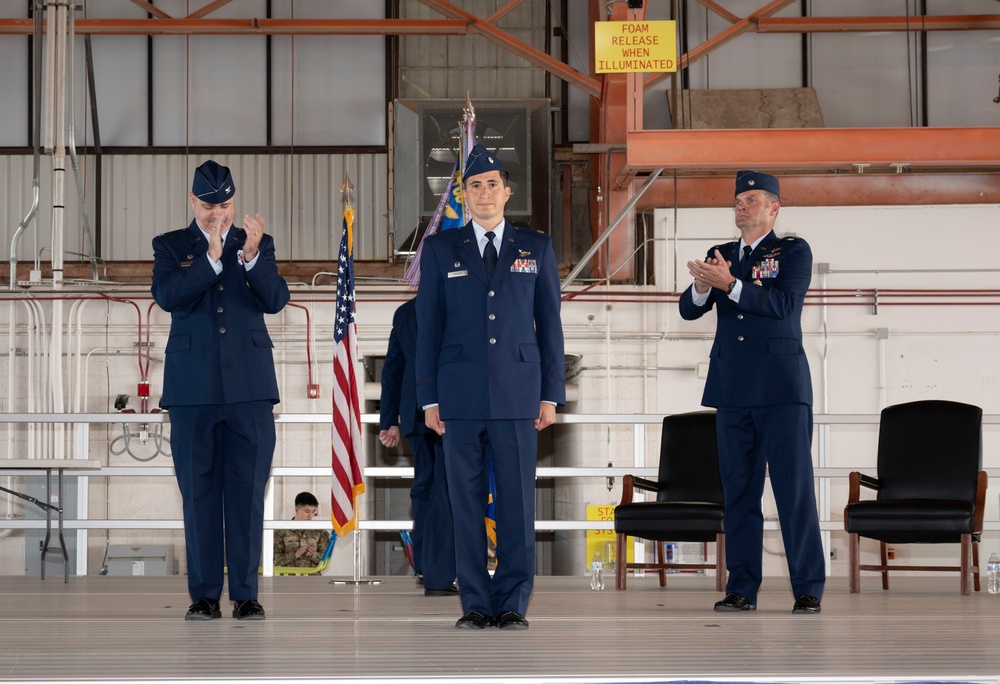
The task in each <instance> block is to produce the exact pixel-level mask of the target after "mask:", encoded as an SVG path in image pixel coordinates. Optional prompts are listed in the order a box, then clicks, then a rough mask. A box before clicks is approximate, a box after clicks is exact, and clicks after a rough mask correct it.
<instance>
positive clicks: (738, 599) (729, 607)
mask: <svg viewBox="0 0 1000 684" xmlns="http://www.w3.org/2000/svg"><path fill="white" fill-rule="evenodd" d="M741 610H757V606H756V605H755V604H753V603H750V601H749V600H747V599H746V597H744V596H740V595H739V594H737V593H736V592H730V593H728V594H726V598H724V599H722V600H721V601H718V602H716V604H715V612H716V613H736V612H739V611H741Z"/></svg>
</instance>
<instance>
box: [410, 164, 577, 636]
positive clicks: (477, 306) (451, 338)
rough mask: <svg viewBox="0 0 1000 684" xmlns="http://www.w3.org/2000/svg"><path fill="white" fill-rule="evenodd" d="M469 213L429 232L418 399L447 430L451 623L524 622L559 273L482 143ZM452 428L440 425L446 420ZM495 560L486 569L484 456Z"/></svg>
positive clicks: (550, 413) (554, 359) (468, 192)
mask: <svg viewBox="0 0 1000 684" xmlns="http://www.w3.org/2000/svg"><path fill="white" fill-rule="evenodd" d="M463 186H464V189H465V201H466V202H467V203H468V206H469V208H470V209H471V211H472V220H471V221H470V222H469V223H467V224H466V225H465V227H463V228H460V229H455V230H447V231H444V232H441V233H438V234H437V235H434V236H432V237H430V238H428V239H427V240H426V242H425V243H424V247H423V255H422V257H421V260H420V273H421V275H420V289H419V290H418V292H417V402H418V403H419V404H420V406H422V407H423V408H424V420H425V422H426V424H427V426H428V427H429V428H431V429H432V430H434V431H435V432H436V433H438V434H439V435H442V436H443V440H444V462H445V470H446V472H447V479H448V493H449V495H450V498H451V507H452V514H453V517H454V521H455V555H456V562H457V571H458V589H459V594H460V597H461V600H462V610H463V612H464V615H463V616H462V617H461V619H459V620H458V622H457V623H456V624H455V627H456V628H458V629H483V628H485V627H490V626H493V625H496V626H498V627H500V628H501V629H527V628H528V621H527V620H526V619H525V617H524V615H525V613H526V612H527V608H528V599H529V598H530V597H531V589H532V586H533V584H534V578H535V515H534V508H535V465H536V463H535V462H536V457H537V454H538V435H537V434H536V431H538V430H544V429H545V428H546V427H548V426H549V425H551V424H552V423H553V422H555V415H556V406H557V405H561V404H563V403H565V400H566V383H565V377H566V375H565V361H564V355H563V333H562V321H561V320H560V317H559V307H560V297H559V273H558V271H557V269H556V259H555V255H554V254H553V251H552V240H551V238H549V236H547V235H545V234H543V233H540V232H538V231H535V230H530V229H526V228H517V227H515V226H514V225H513V224H512V223H510V222H509V221H507V220H505V219H504V215H503V210H504V206H505V205H506V204H507V200H508V199H509V198H510V193H511V190H510V187H509V186H508V173H507V169H506V168H504V166H503V164H502V163H500V160H499V159H497V158H496V157H495V156H493V154H492V153H490V152H489V151H487V150H486V148H484V147H483V146H482V145H476V146H475V147H474V148H473V149H472V151H471V152H470V153H469V159H468V162H467V164H466V168H465V174H464V177H463ZM446 427H447V429H446ZM490 450H492V454H493V472H494V477H495V481H496V497H497V498H496V523H497V530H498V531H499V536H500V543H499V545H498V546H497V550H496V555H497V561H498V566H497V570H496V573H495V574H494V575H493V577H492V578H491V577H490V575H489V573H488V572H487V569H486V557H487V548H486V547H487V545H486V535H485V534H483V516H484V515H485V513H486V505H487V497H488V494H489V472H488V468H487V455H488V452H489V451H490Z"/></svg>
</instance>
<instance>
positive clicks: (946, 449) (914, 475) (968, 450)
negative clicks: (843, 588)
mask: <svg viewBox="0 0 1000 684" xmlns="http://www.w3.org/2000/svg"><path fill="white" fill-rule="evenodd" d="M982 422H983V411H982V409H981V408H979V407H978V406H970V405H969V404H960V403H958V402H954V401H939V400H932V401H914V402H911V403H907V404H897V405H895V406H889V407H887V408H885V409H883V411H882V417H881V421H880V423H879V437H878V465H877V477H871V476H868V475H863V474H861V473H860V472H853V473H851V475H850V491H849V493H848V502H847V506H846V507H845V508H844V528H845V529H846V530H847V532H848V534H849V537H850V551H849V555H850V565H851V578H850V587H851V592H852V593H856V592H858V591H860V590H861V570H868V571H875V572H880V573H882V588H883V589H888V588H889V570H890V569H895V570H905V571H911V570H920V571H923V570H936V571H941V570H948V571H958V572H960V573H961V578H962V579H961V587H962V593H963V594H969V593H971V592H970V591H969V578H970V576H974V578H975V587H976V591H979V538H980V536H981V534H982V531H983V508H984V505H985V501H986V473H985V472H984V471H983V470H982V465H983V446H982ZM862 486H864V487H867V488H870V489H874V490H875V491H876V492H877V494H876V498H875V499H872V500H864V501H863V500H861V487H862ZM859 537H867V538H869V539H876V540H878V541H879V544H880V547H881V563H880V564H879V565H861V563H860V541H859ZM912 543H920V544H954V543H957V544H961V558H960V562H959V565H957V566H914V565H906V566H901V565H896V566H890V565H889V559H888V553H887V545H889V544H892V545H897V544H912ZM970 555H971V563H970Z"/></svg>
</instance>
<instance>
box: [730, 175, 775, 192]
mask: <svg viewBox="0 0 1000 684" xmlns="http://www.w3.org/2000/svg"><path fill="white" fill-rule="evenodd" d="M747 190H766V191H767V192H770V193H774V196H775V197H779V198H780V197H781V192H780V186H779V185H778V179H777V178H775V177H774V176H772V175H771V174H768V173H761V172H760V171H737V172H736V194H737V195H739V194H740V193H742V192H746V191H747Z"/></svg>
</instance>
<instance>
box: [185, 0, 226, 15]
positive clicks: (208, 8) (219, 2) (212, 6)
mask: <svg viewBox="0 0 1000 684" xmlns="http://www.w3.org/2000/svg"><path fill="white" fill-rule="evenodd" d="M232 1H233V0H214V2H210V3H208V4H207V5H205V6H204V7H202V8H201V9H200V10H195V11H194V12H192V13H191V14H189V15H187V18H188V19H201V18H202V17H205V16H208V15H209V14H211V13H212V12H214V11H215V10H217V9H219V8H220V7H222V6H224V5H228V4H229V3H230V2H232Z"/></svg>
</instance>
